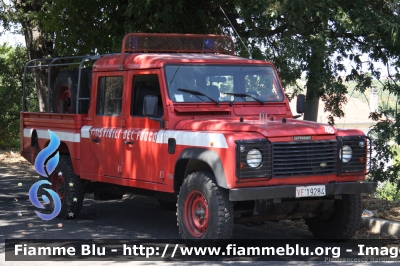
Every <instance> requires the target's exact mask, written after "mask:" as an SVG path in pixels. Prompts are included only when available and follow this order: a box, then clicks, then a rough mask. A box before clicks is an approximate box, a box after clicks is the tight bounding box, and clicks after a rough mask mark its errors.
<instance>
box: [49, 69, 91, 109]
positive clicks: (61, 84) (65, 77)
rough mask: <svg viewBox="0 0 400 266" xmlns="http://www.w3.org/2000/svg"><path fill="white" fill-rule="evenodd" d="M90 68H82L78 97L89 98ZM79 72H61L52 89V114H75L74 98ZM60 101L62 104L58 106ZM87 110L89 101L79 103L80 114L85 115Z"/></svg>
mask: <svg viewBox="0 0 400 266" xmlns="http://www.w3.org/2000/svg"><path fill="white" fill-rule="evenodd" d="M91 73H92V69H91V68H83V69H82V74H81V87H80V97H81V98H89V97H90V86H91ZM78 78H79V70H66V71H63V72H61V73H60V74H59V75H58V77H57V79H56V82H55V83H54V88H53V112H54V113H61V111H62V113H71V114H73V113H76V108H77V107H76V98H77V92H78ZM60 100H62V101H63V104H62V105H61V104H60ZM88 110H89V101H88V100H82V101H79V111H78V113H80V114H86V113H87V112H88Z"/></svg>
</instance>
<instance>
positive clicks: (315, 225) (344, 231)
mask: <svg viewBox="0 0 400 266" xmlns="http://www.w3.org/2000/svg"><path fill="white" fill-rule="evenodd" d="M361 212H362V207H361V198H360V195H359V194H351V195H342V199H341V200H335V203H334V206H333V209H332V210H331V212H330V213H329V214H327V215H325V216H323V217H318V216H317V217H313V218H309V219H306V224H307V226H308V229H309V230H310V232H311V233H312V234H313V235H314V236H315V237H316V238H320V239H332V240H346V239H349V238H351V237H352V236H353V235H354V234H355V233H356V231H357V230H358V229H359V228H360V223H361Z"/></svg>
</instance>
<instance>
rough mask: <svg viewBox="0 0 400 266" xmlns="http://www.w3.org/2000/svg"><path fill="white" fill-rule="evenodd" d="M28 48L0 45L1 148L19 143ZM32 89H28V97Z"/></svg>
mask: <svg viewBox="0 0 400 266" xmlns="http://www.w3.org/2000/svg"><path fill="white" fill-rule="evenodd" d="M25 62H26V50H25V49H24V48H22V47H10V46H7V45H5V44H3V45H1V46H0V99H1V100H2V102H1V105H0V148H12V147H16V146H18V144H19V138H18V136H19V133H20V132H19V112H20V103H21V98H22V87H21V84H22V79H23V73H24V64H25ZM31 94H32V91H28V95H27V96H28V97H29V96H31Z"/></svg>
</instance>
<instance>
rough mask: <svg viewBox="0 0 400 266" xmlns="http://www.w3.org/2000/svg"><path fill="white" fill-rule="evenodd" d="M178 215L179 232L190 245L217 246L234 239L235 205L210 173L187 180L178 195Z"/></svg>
mask: <svg viewBox="0 0 400 266" xmlns="http://www.w3.org/2000/svg"><path fill="white" fill-rule="evenodd" d="M176 214H177V219H178V227H179V232H180V234H181V237H182V238H183V239H184V240H186V242H187V243H188V244H197V243H214V242H218V240H222V239H229V238H231V236H232V231H233V208H232V203H231V202H230V201H229V197H228V193H227V191H226V190H224V189H222V188H220V187H218V186H217V185H216V182H215V179H214V176H213V175H212V174H210V173H208V172H194V173H192V174H190V175H188V176H187V177H186V179H185V180H184V182H183V184H182V186H181V188H180V191H179V195H178V211H177V213H176ZM206 239H208V241H205V240H206ZM210 240H212V241H210Z"/></svg>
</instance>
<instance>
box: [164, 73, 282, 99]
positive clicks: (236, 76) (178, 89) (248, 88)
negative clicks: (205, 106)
mask: <svg viewBox="0 0 400 266" xmlns="http://www.w3.org/2000/svg"><path fill="white" fill-rule="evenodd" d="M165 74H166V78H167V86H168V95H169V98H170V99H171V100H172V101H174V102H214V100H215V101H217V102H260V103H264V102H280V101H283V94H282V89H281V87H280V85H279V82H278V78H277V76H276V75H275V71H274V69H273V68H272V67H270V66H240V65H239V66H225V65H224V66H221V65H167V66H165ZM196 92H200V93H196Z"/></svg>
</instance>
